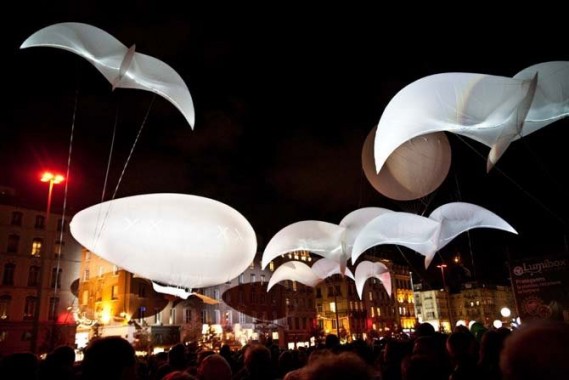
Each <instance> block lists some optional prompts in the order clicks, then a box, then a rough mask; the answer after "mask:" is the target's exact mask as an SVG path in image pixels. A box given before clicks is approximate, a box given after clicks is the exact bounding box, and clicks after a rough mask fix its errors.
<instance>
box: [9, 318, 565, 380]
mask: <svg viewBox="0 0 569 380" xmlns="http://www.w3.org/2000/svg"><path fill="white" fill-rule="evenodd" d="M193 347H194V346H188V345H184V344H181V343H180V344H177V345H175V346H173V347H172V348H171V349H170V350H168V351H164V352H160V353H157V354H152V355H149V356H147V357H138V356H136V355H135V351H134V348H133V347H132V346H131V344H130V343H129V342H128V341H127V340H126V339H124V338H122V337H119V336H107V337H101V338H96V339H93V340H92V341H91V342H90V343H89V345H88V346H87V347H86V348H85V350H84V356H83V359H82V360H81V361H76V360H75V359H76V356H75V350H74V349H73V347H70V346H59V347H57V348H55V349H54V350H53V351H52V352H50V353H49V354H48V355H47V356H46V357H45V358H44V359H39V358H38V357H37V356H36V355H35V354H33V353H31V352H18V353H12V354H10V355H6V356H4V357H2V358H0V378H1V379H4V380H12V379H18V380H43V379H50V380H51V379H58V380H95V379H97V380H99V379H103V380H316V379H331V380H334V379H353V380H360V379H361V380H416V379H421V380H425V379H432V380H471V379H472V380H475V379H481V380H526V379H527V380H529V379H548V380H561V379H563V380H566V379H569V359H568V358H569V324H567V323H565V322H558V321H556V322H554V321H545V320H540V321H532V322H528V323H524V324H523V325H522V326H521V327H519V328H517V329H515V330H513V331H511V330H509V329H507V328H498V329H490V330H481V331H476V332H473V331H472V330H469V329H468V328H466V327H464V326H458V327H456V328H455V330H454V331H453V332H451V333H450V334H445V333H441V332H438V331H435V329H434V328H433V326H432V325H430V324H428V323H423V324H420V325H419V326H417V328H416V330H415V333H414V334H413V336H410V337H408V338H407V339H401V338H384V339H381V340H376V341H373V342H364V341H363V340H356V341H353V342H350V343H347V344H340V340H339V339H338V337H337V336H336V335H333V334H330V335H328V336H326V340H325V342H323V343H322V344H320V345H317V346H313V347H308V348H305V347H300V348H298V349H294V350H290V349H281V348H279V347H278V346H277V345H275V344H270V343H269V342H267V343H266V344H262V343H258V342H256V343H250V344H247V345H246V346H244V347H243V348H242V349H240V350H236V351H235V350H231V349H230V347H229V346H227V345H224V346H222V347H221V350H219V352H217V351H213V350H204V349H197V348H196V349H194V348H193Z"/></svg>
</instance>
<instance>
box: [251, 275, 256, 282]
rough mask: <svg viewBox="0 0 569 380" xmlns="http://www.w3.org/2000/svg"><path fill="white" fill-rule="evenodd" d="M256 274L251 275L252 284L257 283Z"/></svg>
mask: <svg viewBox="0 0 569 380" xmlns="http://www.w3.org/2000/svg"><path fill="white" fill-rule="evenodd" d="M255 280H256V278H255V273H251V283H253V282H255Z"/></svg>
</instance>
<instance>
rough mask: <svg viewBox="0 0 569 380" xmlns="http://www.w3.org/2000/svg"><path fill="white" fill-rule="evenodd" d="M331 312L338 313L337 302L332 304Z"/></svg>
mask: <svg viewBox="0 0 569 380" xmlns="http://www.w3.org/2000/svg"><path fill="white" fill-rule="evenodd" d="M330 311H331V312H332V313H335V312H336V302H330Z"/></svg>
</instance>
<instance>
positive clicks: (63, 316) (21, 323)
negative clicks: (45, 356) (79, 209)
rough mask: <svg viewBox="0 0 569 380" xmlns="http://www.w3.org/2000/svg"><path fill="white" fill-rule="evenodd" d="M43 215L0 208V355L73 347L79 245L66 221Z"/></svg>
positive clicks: (11, 206)
mask: <svg viewBox="0 0 569 380" xmlns="http://www.w3.org/2000/svg"><path fill="white" fill-rule="evenodd" d="M46 213H47V211H46V210H35V209H30V208H24V207H19V206H18V205H16V204H15V203H14V202H12V201H7V202H6V203H5V204H0V271H1V273H0V276H1V277H0V280H1V283H0V284H1V286H0V354H4V353H9V352H18V351H33V352H37V353H43V352H47V351H49V350H50V349H51V348H53V347H55V346H56V345H59V344H73V342H74V335H75V326H76V325H75V320H74V319H73V315H72V313H71V312H70V310H71V308H73V307H74V305H76V302H77V298H76V296H75V294H74V292H73V289H72V287H73V285H74V284H76V280H77V279H78V278H79V268H80V262H81V246H80V245H79V244H78V243H77V241H75V239H73V237H72V236H71V234H70V233H69V228H68V220H64V218H63V217H62V215H61V214H57V213H50V215H46ZM65 219H67V218H65Z"/></svg>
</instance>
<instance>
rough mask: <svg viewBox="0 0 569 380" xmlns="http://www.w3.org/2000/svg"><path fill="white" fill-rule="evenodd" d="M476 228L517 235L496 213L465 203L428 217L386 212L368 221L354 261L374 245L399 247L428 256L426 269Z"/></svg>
mask: <svg viewBox="0 0 569 380" xmlns="http://www.w3.org/2000/svg"><path fill="white" fill-rule="evenodd" d="M473 228H494V229H499V230H503V231H507V232H510V233H513V234H517V232H516V230H515V229H514V228H513V227H512V226H510V225H509V224H508V223H507V222H506V221H505V220H503V219H502V218H500V217H499V216H497V215H496V214H494V213H493V212H491V211H489V210H487V209H485V208H483V207H480V206H477V205H474V204H471V203H465V202H453V203H448V204H445V205H442V206H440V207H438V208H437V209H435V210H434V211H433V212H432V213H431V214H430V215H429V217H424V216H421V215H416V214H412V213H407V212H392V213H386V214H382V215H380V216H378V217H377V218H375V219H374V220H372V221H371V222H369V223H368V224H367V225H366V226H365V228H364V229H363V230H362V231H361V232H360V234H359V235H358V236H357V238H356V241H355V242H354V247H353V250H352V262H356V260H357V259H358V257H359V256H360V255H361V254H362V253H364V251H366V250H367V249H369V248H371V247H373V246H376V245H380V244H397V245H402V246H404V247H407V248H410V249H412V250H414V251H416V252H419V253H420V254H421V255H423V256H425V268H428V267H429V265H430V264H431V262H432V260H433V257H434V255H435V253H436V252H437V251H438V250H440V249H441V248H443V247H444V246H446V245H447V244H448V243H449V242H450V241H451V240H452V239H454V238H455V237H456V236H458V235H459V234H461V233H463V232H466V231H468V230H470V229H473Z"/></svg>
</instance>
